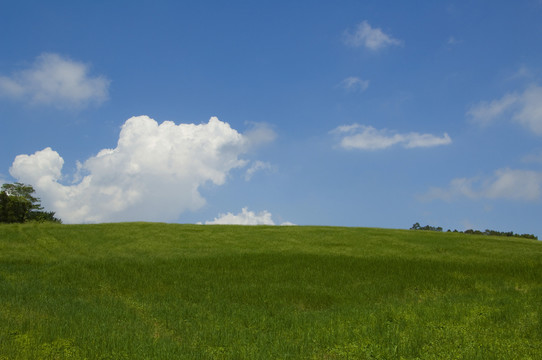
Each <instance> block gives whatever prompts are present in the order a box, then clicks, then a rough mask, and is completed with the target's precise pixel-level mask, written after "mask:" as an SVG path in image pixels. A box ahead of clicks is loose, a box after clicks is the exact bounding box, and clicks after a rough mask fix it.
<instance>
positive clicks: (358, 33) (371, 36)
mask: <svg viewBox="0 0 542 360" xmlns="http://www.w3.org/2000/svg"><path fill="white" fill-rule="evenodd" d="M344 43H345V44H346V45H349V46H352V47H364V48H367V49H369V50H371V51H378V50H381V49H383V48H385V47H388V46H398V45H402V44H403V42H402V41H400V40H398V39H395V38H394V37H392V36H391V35H388V34H386V33H384V32H383V31H382V29H380V28H373V27H372V26H371V25H369V23H368V22H367V21H363V22H361V23H360V24H358V26H357V27H356V29H355V30H354V31H353V32H350V31H346V32H345V33H344Z"/></svg>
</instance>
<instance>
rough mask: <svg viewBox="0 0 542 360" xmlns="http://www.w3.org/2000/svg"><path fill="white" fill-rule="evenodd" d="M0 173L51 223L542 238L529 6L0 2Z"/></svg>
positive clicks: (537, 56) (540, 86) (540, 128)
mask: <svg viewBox="0 0 542 360" xmlns="http://www.w3.org/2000/svg"><path fill="white" fill-rule="evenodd" d="M0 24H2V25H1V27H2V31H0V44H2V52H1V56H0V121H1V125H2V131H1V132H0V142H1V145H0V146H1V147H0V149H1V153H0V154H1V156H0V180H2V181H3V182H13V181H21V182H25V183H30V184H32V185H33V186H34V188H35V189H36V190H37V192H38V195H39V196H40V198H41V199H42V203H43V204H44V205H45V207H46V208H47V209H48V210H52V211H56V213H57V215H58V216H60V217H61V218H62V219H63V220H64V222H66V223H87V222H109V221H132V220H147V221H165V222H180V223H196V222H201V223H206V222H207V223H211V222H229V223H267V224H271V223H273V224H283V223H293V224H299V225H312V224H314V225H340V226H343V225H346V226H367V227H386V228H409V227H410V226H411V225H412V224H413V223H415V222H420V223H421V224H422V225H425V224H430V225H434V226H442V227H444V228H445V229H447V228H451V229H458V230H465V229H468V228H474V229H481V230H484V229H487V228H489V229H495V230H500V231H510V230H511V231H515V232H521V233H533V234H536V235H538V236H541V235H542V221H541V215H542V61H541V60H542V42H541V41H542V40H541V39H542V2H541V1H537V0H520V1H513V2H512V1H450V2H444V1H442V2H435V1H424V2H417V3H416V5H413V4H411V3H409V2H405V1H363V2H360V1H339V2H337V1H319V2H314V1H258V2H253V1H229V2H225V1H198V2H180V1H114V2H113V1H77V2H73V1H48V2H42V1H17V2H14V1H9V2H8V1H4V2H2V3H0Z"/></svg>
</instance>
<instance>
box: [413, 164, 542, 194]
mask: <svg viewBox="0 0 542 360" xmlns="http://www.w3.org/2000/svg"><path fill="white" fill-rule="evenodd" d="M541 194H542V173H541V172H537V171H532V170H516V169H509V168H505V169H499V170H497V171H495V173H494V174H493V176H490V177H485V178H480V177H475V178H456V179H453V180H452V181H451V182H450V185H449V186H448V187H447V188H444V189H443V188H432V189H430V190H429V192H428V193H427V194H425V195H424V196H422V199H425V200H434V199H440V200H447V201H450V200H454V199H456V198H460V197H467V198H471V199H482V198H483V199H507V200H515V201H536V200H538V199H540V197H541Z"/></svg>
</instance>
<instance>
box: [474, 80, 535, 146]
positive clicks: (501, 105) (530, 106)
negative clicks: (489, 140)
mask: <svg viewBox="0 0 542 360" xmlns="http://www.w3.org/2000/svg"><path fill="white" fill-rule="evenodd" d="M467 115H469V116H470V117H471V119H472V121H474V122H476V123H479V124H481V125H488V124H490V123H492V122H494V121H496V120H497V119H499V118H502V117H508V118H510V119H511V120H512V121H515V122H517V123H519V124H521V125H523V126H524V127H526V128H527V129H530V130H531V131H532V132H534V133H535V134H537V135H542V87H540V86H537V85H532V86H530V87H528V88H527V89H526V90H525V91H524V92H523V93H521V94H518V93H509V94H506V95H504V96H503V97H502V98H500V99H497V100H493V101H489V102H488V101H482V102H480V103H478V104H476V105H474V106H472V107H471V108H470V109H469V110H468V111H467Z"/></svg>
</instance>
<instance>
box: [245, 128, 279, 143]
mask: <svg viewBox="0 0 542 360" xmlns="http://www.w3.org/2000/svg"><path fill="white" fill-rule="evenodd" d="M250 126H251V128H250V129H249V130H247V131H246V132H245V134H244V135H245V139H246V144H247V147H248V148H250V149H252V148H254V147H256V146H261V145H265V144H267V143H270V142H273V141H274V140H275V139H276V138H277V134H276V133H275V131H274V130H273V129H272V128H271V127H270V126H269V125H268V124H266V123H250Z"/></svg>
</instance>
